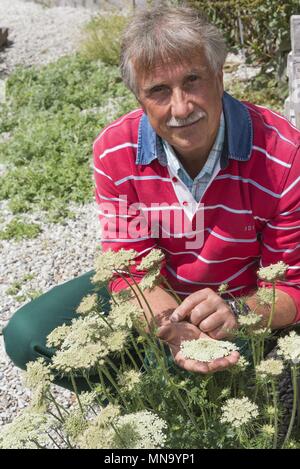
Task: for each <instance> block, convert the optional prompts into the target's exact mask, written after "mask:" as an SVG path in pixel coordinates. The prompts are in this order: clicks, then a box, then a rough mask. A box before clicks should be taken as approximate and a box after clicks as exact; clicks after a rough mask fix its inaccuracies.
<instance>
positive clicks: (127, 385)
mask: <svg viewBox="0 0 300 469" xmlns="http://www.w3.org/2000/svg"><path fill="white" fill-rule="evenodd" d="M141 377H142V374H141V373H140V372H138V371H135V370H129V371H124V373H123V374H122V375H121V376H120V377H119V384H120V386H121V387H122V388H123V389H124V390H125V391H127V392H130V391H132V390H133V389H134V388H135V387H136V386H137V385H138V384H139V383H140V381H141Z"/></svg>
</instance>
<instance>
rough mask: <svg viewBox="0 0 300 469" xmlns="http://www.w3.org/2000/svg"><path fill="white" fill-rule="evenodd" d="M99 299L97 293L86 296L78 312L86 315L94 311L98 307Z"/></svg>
mask: <svg viewBox="0 0 300 469" xmlns="http://www.w3.org/2000/svg"><path fill="white" fill-rule="evenodd" d="M97 300H98V297H97V295H96V294H95V293H94V294H93V295H87V296H85V297H84V298H83V299H82V301H81V303H80V305H79V306H78V308H77V309H76V313H78V314H82V315H85V314H89V313H90V312H91V311H94V310H95V309H96V308H97Z"/></svg>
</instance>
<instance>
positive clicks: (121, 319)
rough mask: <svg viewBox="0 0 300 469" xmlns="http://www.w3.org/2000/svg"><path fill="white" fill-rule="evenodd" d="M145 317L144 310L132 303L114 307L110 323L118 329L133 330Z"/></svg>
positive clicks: (110, 315)
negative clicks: (137, 321) (142, 317)
mask: <svg viewBox="0 0 300 469" xmlns="http://www.w3.org/2000/svg"><path fill="white" fill-rule="evenodd" d="M142 315H143V310H142V309H141V308H139V307H138V306H136V305H134V304H133V303H131V302H127V303H121V304H119V305H115V304H113V305H112V308H111V310H110V312H109V322H110V324H111V325H112V326H113V327H115V328H116V329H119V328H124V327H125V328H128V329H131V328H132V326H133V324H134V323H135V321H136V320H137V319H139V318H140V317H141V316H142Z"/></svg>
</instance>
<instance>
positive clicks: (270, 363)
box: [255, 358, 283, 378]
mask: <svg viewBox="0 0 300 469" xmlns="http://www.w3.org/2000/svg"><path fill="white" fill-rule="evenodd" d="M255 369H256V371H257V373H258V374H259V375H260V376H261V377H262V378H265V377H267V376H279V375H281V373H282V372H283V362H282V361H281V360H276V359H275V358H269V359H268V360H263V361H261V362H260V364H259V365H257V366H256V368H255Z"/></svg>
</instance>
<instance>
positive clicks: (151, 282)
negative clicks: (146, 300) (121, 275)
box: [140, 269, 160, 290]
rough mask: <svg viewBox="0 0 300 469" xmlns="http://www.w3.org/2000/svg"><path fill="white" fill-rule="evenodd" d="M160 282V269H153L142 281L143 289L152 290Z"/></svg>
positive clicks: (141, 286)
mask: <svg viewBox="0 0 300 469" xmlns="http://www.w3.org/2000/svg"><path fill="white" fill-rule="evenodd" d="M159 282H160V269H151V270H149V272H147V273H146V274H145V275H144V277H143V279H142V280H141V282H140V288H141V290H147V289H148V290H152V289H153V288H154V287H156V285H158V283H159Z"/></svg>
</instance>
